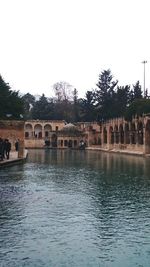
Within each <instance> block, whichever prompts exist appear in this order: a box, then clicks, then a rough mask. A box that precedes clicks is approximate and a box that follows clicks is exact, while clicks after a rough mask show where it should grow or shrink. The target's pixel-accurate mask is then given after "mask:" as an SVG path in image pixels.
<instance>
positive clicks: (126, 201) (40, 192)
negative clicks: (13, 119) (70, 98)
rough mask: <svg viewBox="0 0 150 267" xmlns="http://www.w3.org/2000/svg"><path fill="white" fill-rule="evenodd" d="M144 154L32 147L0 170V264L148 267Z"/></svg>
mask: <svg viewBox="0 0 150 267" xmlns="http://www.w3.org/2000/svg"><path fill="white" fill-rule="evenodd" d="M149 166H150V164H148V162H147V161H146V162H145V161H143V158H139V157H130V156H122V155H119V156H118V155H113V154H111V155H110V154H107V153H101V152H99V153H97V152H92V151H91V152H90V151H89V152H88V151H86V152H85V151H84V152H83V153H82V152H78V151H70V152H69V151H50V150H49V151H42V150H32V151H30V153H29V158H28V162H27V163H26V164H24V165H20V166H13V167H11V168H9V169H5V170H2V172H1V173H0V246H1V250H0V262H1V266H4V267H5V266H11V267H22V266H28V267H33V266H36V267H38V266H39V267H42V266H46V267H48V266H57V267H58V266H60V267H61V266H65V267H67V266H69V267H70V266H72V267H76V266H83V267H84V266H85V267H87V266H94V267H97V266H106V267H118V266H119V267H120V266H122V267H127V266H132V267H134V266H140V265H141V266H144V267H148V266H149V262H150V250H149V248H150V204H149V203H150V181H149Z"/></svg>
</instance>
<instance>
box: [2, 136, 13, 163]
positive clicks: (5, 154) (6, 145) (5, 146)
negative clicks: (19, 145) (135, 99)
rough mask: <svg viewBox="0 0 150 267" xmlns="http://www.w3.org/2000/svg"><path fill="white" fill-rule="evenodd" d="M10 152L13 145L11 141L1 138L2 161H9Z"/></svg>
mask: <svg viewBox="0 0 150 267" xmlns="http://www.w3.org/2000/svg"><path fill="white" fill-rule="evenodd" d="M10 151H11V143H10V142H9V139H2V138H0V161H2V160H4V159H9V154H10Z"/></svg>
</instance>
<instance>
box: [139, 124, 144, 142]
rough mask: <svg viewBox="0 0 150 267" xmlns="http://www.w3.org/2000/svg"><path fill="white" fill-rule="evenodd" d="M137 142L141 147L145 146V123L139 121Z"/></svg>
mask: <svg viewBox="0 0 150 267" xmlns="http://www.w3.org/2000/svg"><path fill="white" fill-rule="evenodd" d="M137 140H138V144H139V145H143V143H144V142H143V123H142V121H139V122H138V124H137Z"/></svg>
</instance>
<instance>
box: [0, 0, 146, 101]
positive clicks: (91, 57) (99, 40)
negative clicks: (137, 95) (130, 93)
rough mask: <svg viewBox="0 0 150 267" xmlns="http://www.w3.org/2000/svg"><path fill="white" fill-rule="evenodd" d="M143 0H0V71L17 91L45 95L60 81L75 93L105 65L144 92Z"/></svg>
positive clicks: (95, 78) (89, 85)
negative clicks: (66, 83)
mask: <svg viewBox="0 0 150 267" xmlns="http://www.w3.org/2000/svg"><path fill="white" fill-rule="evenodd" d="M149 5H150V1H149V0H0V13H1V14H0V29H1V31H0V33H1V38H0V74H1V75H2V76H3V78H4V80H5V81H6V82H8V83H9V84H10V85H11V87H12V89H14V90H19V91H20V92H21V93H27V92H30V93H31V94H42V93H44V94H45V95H46V96H51V95H52V94H53V90H52V85H53V84H54V83H56V82H59V81H66V82H68V83H70V84H71V85H73V86H74V87H75V88H77V90H78V92H79V96H84V94H85V91H87V90H91V89H92V88H93V89H94V88H95V87H96V85H95V84H96V82H97V81H98V75H99V73H100V72H101V71H102V70H104V69H108V68H110V69H111V71H112V74H113V76H114V78H115V79H118V80H119V84H120V85H126V84H131V85H132V84H135V82H136V81H137V80H139V81H140V83H141V85H142V86H143V80H144V75H143V70H144V66H143V64H142V63H141V62H142V61H143V60H147V61H148V63H147V64H146V65H145V67H146V87H147V88H148V89H149V93H150V30H149V29H150V8H149Z"/></svg>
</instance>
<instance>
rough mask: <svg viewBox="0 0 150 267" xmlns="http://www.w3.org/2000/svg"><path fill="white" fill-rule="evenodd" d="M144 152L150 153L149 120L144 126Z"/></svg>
mask: <svg viewBox="0 0 150 267" xmlns="http://www.w3.org/2000/svg"><path fill="white" fill-rule="evenodd" d="M145 150H146V151H145V152H146V153H148V154H149V153H150V120H148V121H147V122H146V126H145Z"/></svg>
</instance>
